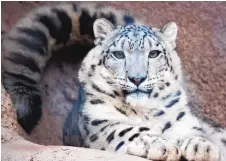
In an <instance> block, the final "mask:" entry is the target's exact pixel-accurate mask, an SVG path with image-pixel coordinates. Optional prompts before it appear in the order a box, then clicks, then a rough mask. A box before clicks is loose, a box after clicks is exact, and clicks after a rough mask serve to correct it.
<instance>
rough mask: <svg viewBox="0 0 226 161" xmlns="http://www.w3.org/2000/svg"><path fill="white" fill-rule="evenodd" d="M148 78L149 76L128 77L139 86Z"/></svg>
mask: <svg viewBox="0 0 226 161" xmlns="http://www.w3.org/2000/svg"><path fill="white" fill-rule="evenodd" d="M146 78H147V76H145V77H141V78H135V77H128V79H129V80H130V82H132V83H133V84H135V85H136V86H137V87H138V86H139V85H140V84H141V83H142V82H144V81H145V79H146Z"/></svg>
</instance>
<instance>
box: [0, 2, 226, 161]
mask: <svg viewBox="0 0 226 161" xmlns="http://www.w3.org/2000/svg"><path fill="white" fill-rule="evenodd" d="M52 3H56V2H2V31H1V33H2V34H3V36H4V33H5V32H7V31H9V30H10V28H11V27H12V26H13V25H14V24H15V23H16V22H17V20H18V19H19V18H21V17H23V16H24V15H26V13H27V12H28V11H30V10H31V9H33V8H35V7H38V6H41V5H43V4H52ZM57 3H61V2H57ZM100 3H104V4H108V5H111V6H114V7H116V8H118V9H127V10H130V11H131V12H133V14H134V15H135V16H136V17H138V18H140V19H141V20H143V21H144V22H145V24H146V25H149V26H153V27H160V26H162V25H163V24H164V23H166V22H168V21H170V20H174V21H176V22H177V24H178V27H179V34H178V46H177V47H178V52H179V55H180V57H181V60H182V64H183V69H184V72H185V80H186V81H187V82H188V83H189V85H188V86H187V90H188V92H189V95H190V98H191V99H192V102H194V103H196V104H197V105H198V107H200V110H201V112H202V113H203V114H204V115H205V116H206V117H208V118H211V119H213V120H215V121H216V122H217V123H220V124H221V125H223V126H225V127H226V99H225V98H226V16H225V15H226V2H100ZM81 50H83V52H84V51H86V48H84V49H81ZM3 52H4V51H3ZM62 53H63V54H62V55H60V54H58V56H56V57H55V58H53V59H52V60H51V61H50V64H49V65H48V67H47V68H46V71H45V73H44V78H43V80H42V88H43V90H42V96H43V117H42V120H41V121H40V123H39V126H37V128H35V129H34V131H33V132H32V134H31V135H29V136H28V135H26V134H25V133H24V132H23V131H22V129H21V128H20V127H18V126H17V123H16V121H15V119H12V118H15V111H14V109H13V108H5V106H6V104H5V105H4V107H3V106H2V142H7V141H8V140H11V139H13V140H14V139H15V140H17V139H20V138H21V137H20V136H22V137H24V138H26V139H27V140H29V141H32V142H34V143H38V144H43V145H62V128H63V124H64V120H65V118H66V116H67V114H68V112H69V111H70V110H71V108H72V104H71V102H72V101H73V100H76V97H77V90H78V89H77V85H78V81H77V70H78V67H79V62H80V60H81V58H80V57H79V58H78V55H74V53H73V52H69V53H68V54H66V53H67V52H66V51H64V52H62ZM4 99H5V97H4V95H3V98H2V102H4ZM9 106H10V105H9ZM3 114H4V115H3ZM10 120H11V121H10ZM18 134H19V135H18ZM11 143H12V142H11ZM29 144H30V143H29ZM4 145H5V144H4ZM4 145H3V149H2V150H3V152H7V150H11V149H10V148H11V147H14V146H11V145H10V146H8V145H7V146H4ZM20 146H21V145H20ZM32 147H33V146H32ZM15 148H17V147H15ZM43 148H44V147H41V149H42V150H43ZM48 148H49V147H48ZM14 150H15V149H14ZM53 151H54V150H53ZM7 154H8V153H7ZM21 155H22V154H21ZM53 155H54V154H53ZM3 156H7V155H5V154H4V155H3ZM15 156H17V155H16V154H15ZM17 157H20V155H18V156H17ZM3 160H4V159H3ZM31 160H32V159H31ZM41 160H42V159H41Z"/></svg>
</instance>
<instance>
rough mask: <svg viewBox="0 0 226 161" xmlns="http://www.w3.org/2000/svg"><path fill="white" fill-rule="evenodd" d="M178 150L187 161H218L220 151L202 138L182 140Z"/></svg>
mask: <svg viewBox="0 0 226 161" xmlns="http://www.w3.org/2000/svg"><path fill="white" fill-rule="evenodd" d="M180 150H181V153H182V155H183V157H184V158H186V159H187V160H188V161H220V150H219V149H218V147H217V146H215V145H214V144H213V143H211V142H210V141H208V140H207V139H206V138H204V137H192V138H187V139H185V140H183V141H182V143H181V146H180Z"/></svg>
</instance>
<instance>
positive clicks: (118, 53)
mask: <svg viewBox="0 0 226 161" xmlns="http://www.w3.org/2000/svg"><path fill="white" fill-rule="evenodd" d="M112 54H113V55H114V57H116V58H117V59H124V58H125V55H124V53H123V52H122V51H113V52H112Z"/></svg>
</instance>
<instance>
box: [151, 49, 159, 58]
mask: <svg viewBox="0 0 226 161" xmlns="http://www.w3.org/2000/svg"><path fill="white" fill-rule="evenodd" d="M160 53H161V51H159V50H152V51H150V53H149V58H156V57H157V56H158V55H159V54H160Z"/></svg>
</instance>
